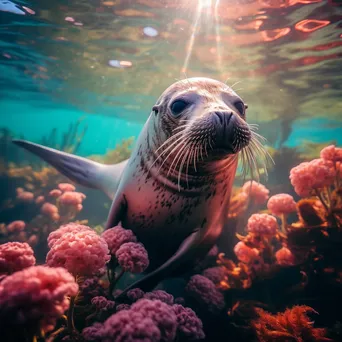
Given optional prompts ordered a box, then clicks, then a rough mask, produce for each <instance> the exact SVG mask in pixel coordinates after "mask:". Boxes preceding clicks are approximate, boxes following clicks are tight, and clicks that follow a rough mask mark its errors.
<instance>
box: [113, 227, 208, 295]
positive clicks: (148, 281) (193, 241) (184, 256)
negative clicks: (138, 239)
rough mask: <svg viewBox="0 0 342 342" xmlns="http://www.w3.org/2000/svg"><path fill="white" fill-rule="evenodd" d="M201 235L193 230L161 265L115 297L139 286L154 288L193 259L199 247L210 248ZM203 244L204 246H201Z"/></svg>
mask: <svg viewBox="0 0 342 342" xmlns="http://www.w3.org/2000/svg"><path fill="white" fill-rule="evenodd" d="M203 238H204V237H203V235H202V234H201V232H200V231H199V230H196V231H195V232H193V233H192V234H191V235H190V236H188V238H187V239H186V240H184V241H183V243H182V244H181V246H180V247H179V249H178V250H177V252H176V253H175V254H174V255H173V256H172V257H171V258H170V259H169V260H167V261H166V262H165V263H164V264H163V265H161V266H160V267H159V268H157V269H156V270H154V271H152V272H151V273H149V274H147V275H146V276H145V277H143V278H141V279H140V280H138V281H136V282H135V283H134V284H132V285H131V286H129V287H128V288H127V289H125V290H124V291H123V292H122V293H121V294H120V295H119V296H118V297H117V298H116V299H119V300H120V299H123V298H124V297H125V296H126V293H127V292H128V291H129V290H131V289H134V288H140V289H141V290H143V291H150V290H152V289H153V288H155V287H156V286H157V285H158V284H159V283H160V282H161V281H162V280H163V279H164V278H166V277H170V276H172V275H174V274H176V273H177V271H178V270H179V268H180V267H181V266H184V264H186V263H189V261H194V260H195V259H196V256H197V254H198V252H200V249H202V251H201V252H202V253H203V248H206V249H208V251H209V250H210V248H211V245H210V246H209V245H208V246H206V245H205V244H203V240H204V239H203ZM203 245H205V246H203Z"/></svg>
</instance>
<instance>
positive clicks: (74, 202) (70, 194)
mask: <svg viewBox="0 0 342 342" xmlns="http://www.w3.org/2000/svg"><path fill="white" fill-rule="evenodd" d="M85 198H86V195H85V194H82V193H81V192H74V191H66V192H64V193H63V194H62V195H61V196H59V197H58V201H59V203H60V204H61V205H64V206H69V205H70V206H73V207H77V206H78V205H81V204H82V202H83V200H84V199H85Z"/></svg>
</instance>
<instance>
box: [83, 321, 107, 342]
mask: <svg viewBox="0 0 342 342" xmlns="http://www.w3.org/2000/svg"><path fill="white" fill-rule="evenodd" d="M102 328H103V324H102V323H94V324H93V325H92V326H91V327H87V328H84V329H83V331H82V336H83V338H84V339H85V340H86V341H92V342H94V341H100V340H101V332H102V331H101V329H102Z"/></svg>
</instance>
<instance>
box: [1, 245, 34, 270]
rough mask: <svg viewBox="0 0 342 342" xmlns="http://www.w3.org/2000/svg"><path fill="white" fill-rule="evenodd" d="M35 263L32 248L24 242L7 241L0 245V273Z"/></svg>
mask: <svg viewBox="0 0 342 342" xmlns="http://www.w3.org/2000/svg"><path fill="white" fill-rule="evenodd" d="M35 263H36V258H35V257H34V253H33V250H32V248H31V247H30V246H29V245H28V244H27V243H26V242H25V243H21V242H7V243H4V244H2V245H0V274H11V273H14V272H16V271H20V270H22V269H24V268H27V267H30V266H33V265H34V264H35Z"/></svg>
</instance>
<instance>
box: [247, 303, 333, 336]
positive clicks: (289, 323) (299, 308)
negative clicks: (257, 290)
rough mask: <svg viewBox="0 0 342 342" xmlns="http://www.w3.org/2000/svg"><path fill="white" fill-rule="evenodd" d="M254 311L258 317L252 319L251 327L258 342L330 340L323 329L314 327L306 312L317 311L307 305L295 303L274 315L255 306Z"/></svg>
mask: <svg viewBox="0 0 342 342" xmlns="http://www.w3.org/2000/svg"><path fill="white" fill-rule="evenodd" d="M255 311H256V313H257V314H258V316H259V317H258V318H257V319H255V320H253V321H252V327H253V328H254V329H255V331H256V334H257V337H258V340H259V341H260V342H269V341H270V342H271V341H296V342H304V341H305V342H309V341H320V342H322V341H332V340H331V339H329V338H327V337H325V335H326V330H325V329H323V328H314V326H313V322H312V321H311V320H310V318H309V316H308V314H313V313H315V314H317V312H316V311H315V310H314V309H313V308H311V307H309V306H305V305H296V306H294V307H292V308H291V309H286V310H285V312H282V313H277V314H274V315H272V314H270V313H269V312H267V311H265V310H263V309H260V308H256V309H255Z"/></svg>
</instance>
